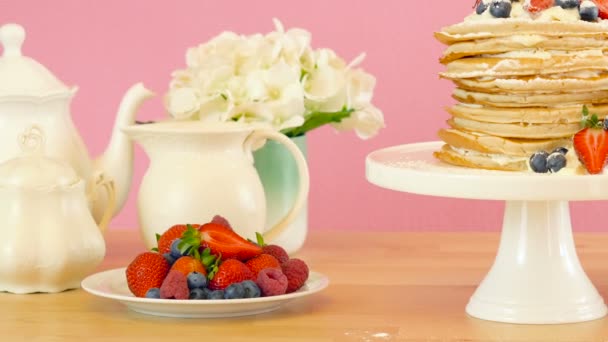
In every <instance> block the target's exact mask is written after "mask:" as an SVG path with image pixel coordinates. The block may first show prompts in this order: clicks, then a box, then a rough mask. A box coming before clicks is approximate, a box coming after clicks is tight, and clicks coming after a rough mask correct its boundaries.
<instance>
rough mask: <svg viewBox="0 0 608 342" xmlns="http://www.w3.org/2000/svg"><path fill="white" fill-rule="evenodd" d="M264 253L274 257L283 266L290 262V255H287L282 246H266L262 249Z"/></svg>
mask: <svg viewBox="0 0 608 342" xmlns="http://www.w3.org/2000/svg"><path fill="white" fill-rule="evenodd" d="M262 253H264V254H270V255H272V256H273V257H275V258H277V260H279V262H280V263H281V264H282V263H284V262H286V261H287V260H289V255H287V252H285V250H284V249H283V247H281V246H277V245H266V246H264V247H262Z"/></svg>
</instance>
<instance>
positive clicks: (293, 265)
mask: <svg viewBox="0 0 608 342" xmlns="http://www.w3.org/2000/svg"><path fill="white" fill-rule="evenodd" d="M281 269H282V270H283V274H285V276H286V277H287V282H288V284H287V293H291V292H295V291H297V290H299V289H300V288H301V287H302V286H303V285H304V283H306V280H308V266H306V263H305V262H304V261H302V260H300V259H290V260H288V261H287V262H285V263H283V264H282V265H281Z"/></svg>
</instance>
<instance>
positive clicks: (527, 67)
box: [435, 3, 608, 171]
mask: <svg viewBox="0 0 608 342" xmlns="http://www.w3.org/2000/svg"><path fill="white" fill-rule="evenodd" d="M513 4H514V6H519V5H518V3H513ZM516 9H517V8H515V7H514V10H516ZM520 11H521V9H520ZM568 11H574V12H568ZM544 12H549V13H543V14H542V16H540V17H535V18H531V17H529V16H526V17H524V16H523V15H522V17H517V18H513V14H512V17H511V18H506V19H498V18H492V17H488V16H487V15H485V16H483V15H477V14H472V15H471V16H469V17H467V19H465V21H464V22H463V23H460V24H456V25H452V26H449V27H446V28H443V29H442V31H441V32H438V33H436V34H435V36H436V38H437V39H438V40H439V41H441V42H442V43H444V44H446V45H448V47H447V49H446V50H445V52H444V54H443V56H442V58H441V62H442V63H443V64H445V66H446V71H445V72H443V73H441V76H442V77H443V78H447V79H450V80H452V81H453V82H454V83H455V84H456V89H455V90H454V93H453V97H454V98H455V99H456V100H457V101H458V103H457V104H456V105H454V106H452V107H450V108H448V109H447V111H448V112H449V113H450V114H451V116H452V117H451V118H450V120H448V125H449V126H450V128H448V129H442V130H441V131H440V132H439V136H440V138H441V139H442V140H443V141H444V142H445V143H446V144H445V145H444V146H443V148H442V149H441V150H440V151H437V152H436V153H435V156H436V157H437V158H439V159H440V160H442V161H445V162H448V163H450V164H456V165H460V166H467V167H474V168H483V169H495V170H509V171H520V170H527V169H528V159H529V157H530V156H531V155H532V154H533V153H534V152H537V151H539V150H544V151H548V152H551V151H552V150H553V149H555V148H557V147H562V146H563V147H567V148H570V145H571V138H572V136H573V135H574V134H575V133H576V132H577V131H579V130H580V120H581V110H582V107H583V105H587V107H589V110H590V111H591V112H593V113H597V114H598V115H600V117H603V116H605V115H606V114H608V57H607V56H606V54H605V53H606V51H608V21H603V20H599V21H597V22H586V21H582V20H579V18H580V17H578V18H577V17H574V15H578V11H577V10H576V9H573V10H565V9H562V8H561V7H559V6H557V7H552V8H550V9H548V10H545V11H544ZM573 13H574V14H573Z"/></svg>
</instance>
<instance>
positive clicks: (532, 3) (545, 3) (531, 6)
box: [524, 0, 555, 13]
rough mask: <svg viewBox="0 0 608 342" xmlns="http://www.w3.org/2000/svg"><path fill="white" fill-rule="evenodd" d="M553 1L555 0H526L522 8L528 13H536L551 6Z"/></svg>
mask: <svg viewBox="0 0 608 342" xmlns="http://www.w3.org/2000/svg"><path fill="white" fill-rule="evenodd" d="M554 2H555V0H526V2H525V3H524V9H525V10H526V11H528V12H530V13H537V12H540V11H544V10H546V9H547V8H549V7H553V5H554Z"/></svg>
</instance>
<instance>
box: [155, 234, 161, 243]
mask: <svg viewBox="0 0 608 342" xmlns="http://www.w3.org/2000/svg"><path fill="white" fill-rule="evenodd" d="M160 237H161V235H160V234H158V233H156V242H158V240H160Z"/></svg>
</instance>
